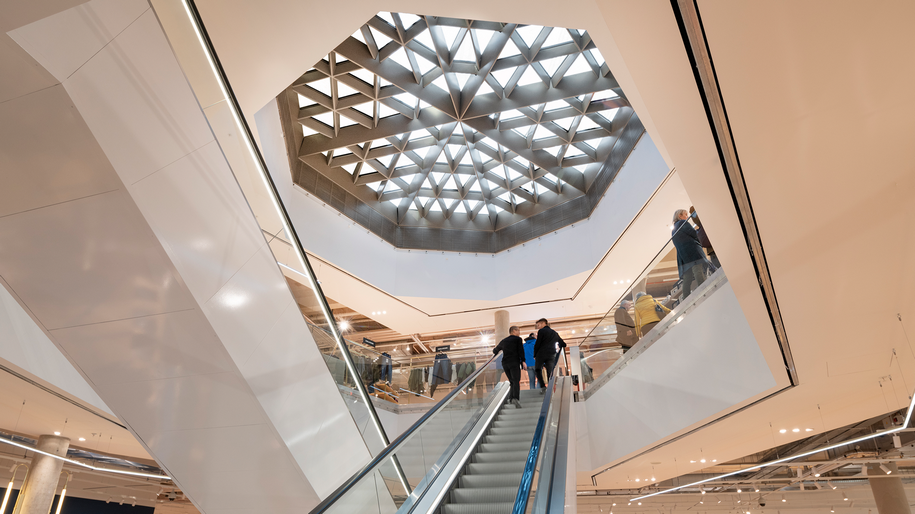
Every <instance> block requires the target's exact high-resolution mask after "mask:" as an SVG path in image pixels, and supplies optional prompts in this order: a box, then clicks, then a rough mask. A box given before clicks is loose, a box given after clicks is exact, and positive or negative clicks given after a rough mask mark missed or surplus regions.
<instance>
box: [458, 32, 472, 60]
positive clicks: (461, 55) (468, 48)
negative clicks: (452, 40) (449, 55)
mask: <svg viewBox="0 0 915 514" xmlns="http://www.w3.org/2000/svg"><path fill="white" fill-rule="evenodd" d="M454 60H455V61H468V62H476V61H477V54H476V53H475V52H474V51H473V41H471V39H470V35H467V36H465V37H464V40H463V41H461V46H459V47H458V51H457V53H455V54H454Z"/></svg>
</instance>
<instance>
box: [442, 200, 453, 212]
mask: <svg viewBox="0 0 915 514" xmlns="http://www.w3.org/2000/svg"><path fill="white" fill-rule="evenodd" d="M442 202H444V203H445V208H446V209H450V208H451V204H453V203H454V198H442Z"/></svg>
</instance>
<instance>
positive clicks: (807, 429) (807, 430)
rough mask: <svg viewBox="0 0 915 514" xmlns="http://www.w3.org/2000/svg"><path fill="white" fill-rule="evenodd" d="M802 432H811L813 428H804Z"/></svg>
mask: <svg viewBox="0 0 915 514" xmlns="http://www.w3.org/2000/svg"><path fill="white" fill-rule="evenodd" d="M804 432H813V429H812V428H805V429H804Z"/></svg>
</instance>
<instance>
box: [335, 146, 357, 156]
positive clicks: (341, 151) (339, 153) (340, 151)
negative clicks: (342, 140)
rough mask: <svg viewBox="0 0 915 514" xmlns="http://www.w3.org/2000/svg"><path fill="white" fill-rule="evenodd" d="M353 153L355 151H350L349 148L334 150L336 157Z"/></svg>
mask: <svg viewBox="0 0 915 514" xmlns="http://www.w3.org/2000/svg"><path fill="white" fill-rule="evenodd" d="M352 154H353V152H352V151H350V149H349V148H338V149H336V150H334V159H338V158H340V157H345V156H347V155H352Z"/></svg>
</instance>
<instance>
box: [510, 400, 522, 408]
mask: <svg viewBox="0 0 915 514" xmlns="http://www.w3.org/2000/svg"><path fill="white" fill-rule="evenodd" d="M512 403H514V404H515V408H516V409H520V408H521V402H519V401H518V400H512Z"/></svg>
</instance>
